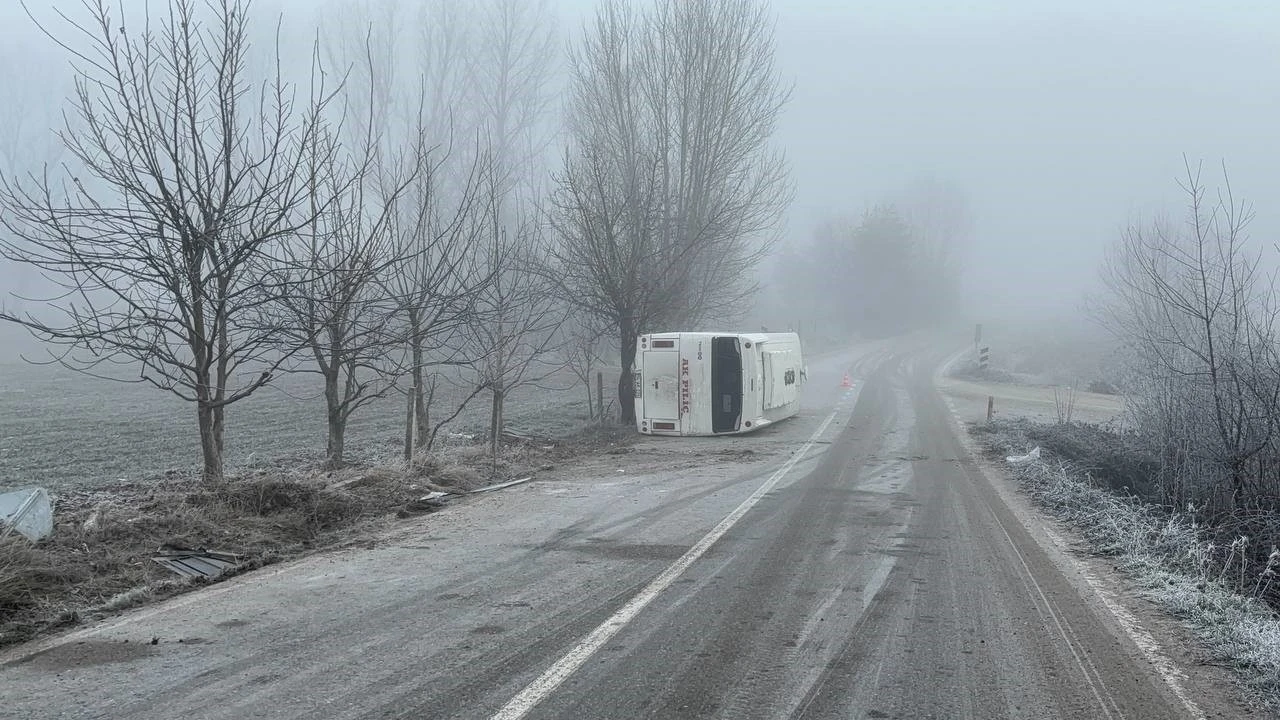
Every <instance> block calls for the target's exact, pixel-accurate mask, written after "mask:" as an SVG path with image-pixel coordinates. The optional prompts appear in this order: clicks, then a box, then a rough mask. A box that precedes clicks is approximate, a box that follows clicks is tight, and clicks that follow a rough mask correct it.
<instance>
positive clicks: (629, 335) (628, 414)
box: [618, 320, 636, 425]
mask: <svg viewBox="0 0 1280 720" xmlns="http://www.w3.org/2000/svg"><path fill="white" fill-rule="evenodd" d="M619 330H620V332H621V337H620V340H621V342H620V343H619V347H621V348H622V354H621V355H622V356H621V358H620V359H621V362H620V363H619V364H620V365H621V366H622V374H621V375H619V376H618V420H619V421H620V422H621V423H622V424H623V425H635V424H636V396H635V388H634V387H633V378H632V377H631V373H632V370H633V369H634V368H635V359H636V333H635V325H634V324H633V323H632V322H631V321H630V320H624V321H623V322H621V323H619Z"/></svg>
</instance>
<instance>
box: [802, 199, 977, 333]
mask: <svg viewBox="0 0 1280 720" xmlns="http://www.w3.org/2000/svg"><path fill="white" fill-rule="evenodd" d="M968 229H969V228H968V217H967V214H966V208H965V205H964V202H963V198H962V197H961V196H959V195H958V194H957V193H956V192H955V191H953V190H950V189H948V188H946V186H943V185H940V184H935V183H930V184H927V185H924V186H922V187H920V188H916V189H915V190H914V191H913V192H912V193H911V194H909V195H908V196H907V198H906V199H904V200H903V201H901V202H897V203H888V204H881V205H876V206H874V207H872V208H870V209H868V210H867V211H866V212H864V213H863V214H862V216H861V217H860V218H858V219H856V220H849V219H840V220H831V221H828V222H826V223H824V224H823V225H821V226H820V227H819V228H818V229H817V231H816V232H815V233H814V237H813V239H812V241H811V242H810V243H808V244H805V245H801V246H799V247H793V248H791V249H790V250H789V251H788V252H787V253H785V254H784V255H783V256H782V260H781V264H780V267H779V270H778V273H777V282H778V283H779V285H780V286H781V290H782V294H783V296H784V298H785V302H786V304H787V306H788V307H789V308H792V309H791V310H790V311H791V312H793V313H794V314H795V315H796V317H801V318H809V319H811V320H812V321H813V322H815V323H816V324H818V325H820V326H822V327H823V328H825V329H826V332H828V333H833V334H836V335H838V336H841V337H854V336H860V337H887V336H890V335H895V334H899V333H903V332H909V331H912V330H917V329H921V328H928V327H934V326H936V325H938V324H939V323H942V322H945V321H947V320H950V319H953V318H954V313H955V312H956V310H957V308H958V306H959V302H960V300H961V297H960V270H961V265H960V257H961V255H962V251H963V249H964V248H963V244H964V243H965V242H966V240H967V234H968Z"/></svg>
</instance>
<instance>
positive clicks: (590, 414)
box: [582, 373, 596, 420]
mask: <svg viewBox="0 0 1280 720" xmlns="http://www.w3.org/2000/svg"><path fill="white" fill-rule="evenodd" d="M582 385H583V387H585V388H586V389H587V419H588V420H595V419H596V404H595V399H594V398H592V397H591V375H590V374H589V373H588V374H587V379H586V380H585V381H584V382H583V383H582Z"/></svg>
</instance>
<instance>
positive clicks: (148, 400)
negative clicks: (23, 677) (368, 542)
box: [0, 362, 617, 489]
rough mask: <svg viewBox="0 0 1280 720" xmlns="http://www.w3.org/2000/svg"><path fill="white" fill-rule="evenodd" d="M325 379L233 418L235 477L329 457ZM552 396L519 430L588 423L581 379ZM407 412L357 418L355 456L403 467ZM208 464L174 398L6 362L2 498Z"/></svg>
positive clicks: (514, 408)
mask: <svg viewBox="0 0 1280 720" xmlns="http://www.w3.org/2000/svg"><path fill="white" fill-rule="evenodd" d="M616 372H617V371H616V370H615V371H614V373H612V374H611V373H609V372H607V371H606V373H605V383H606V386H605V394H606V402H608V399H609V396H610V395H609V390H610V387H616V378H617V375H616ZM317 380H318V379H317V378H316V376H314V375H287V376H283V377H282V378H281V380H280V381H278V383H276V384H275V385H273V386H268V387H265V388H263V389H262V390H259V391H258V392H257V393H255V394H254V395H253V396H251V397H249V398H247V399H246V400H244V401H242V402H239V403H236V404H235V405H232V406H231V407H230V408H229V409H228V412H227V439H226V441H227V464H228V469H229V470H232V471H234V470H235V469H236V468H237V467H244V466H246V465H249V464H252V463H255V462H258V461H266V460H274V459H278V458H281V457H290V456H296V455H301V456H304V457H315V456H317V455H319V454H320V453H322V452H323V451H324V443H325V417H324V401H323V398H322V397H320V394H319V393H320V385H319V383H318V382H317ZM544 385H546V387H539V388H533V387H529V388H522V389H521V390H519V391H517V392H515V393H514V394H513V395H512V397H511V398H510V399H509V400H508V402H507V411H506V415H507V426H508V428H509V429H511V430H515V431H517V432H521V431H523V432H529V433H535V434H537V435H541V436H557V435H560V434H564V433H565V432H569V431H572V430H574V429H577V428H578V427H580V426H581V425H582V424H583V423H584V422H585V421H586V416H587V413H586V407H585V403H586V400H585V396H584V390H583V389H582V388H581V387H580V386H576V385H574V384H573V382H572V380H571V378H569V377H556V378H553V379H552V380H550V381H548V382H547V383H544ZM466 394H467V392H466V391H465V390H463V389H461V388H453V387H447V386H442V387H441V388H440V390H439V391H438V392H437V396H438V407H437V408H435V409H434V410H433V412H436V413H443V414H448V413H450V412H452V408H453V407H454V406H456V402H457V401H458V400H459V399H461V398H462V397H465V395H466ZM404 407H405V405H404V396H403V395H400V394H399V393H395V392H393V393H391V394H390V395H389V396H388V397H387V398H385V399H383V400H381V401H378V402H375V403H373V404H371V405H369V406H367V407H366V408H364V409H362V410H361V411H360V412H359V413H358V414H357V415H356V416H354V417H353V418H352V419H351V423H350V426H349V428H348V437H347V449H348V455H349V457H352V458H370V459H374V458H388V457H395V456H396V455H397V454H398V453H399V452H400V448H401V442H402V438H403V434H404V429H403V427H404ZM446 408H448V410H447V411H446ZM488 411H489V401H488V396H487V395H485V394H481V395H480V396H478V397H476V398H475V399H474V400H472V401H471V403H470V405H469V406H468V408H467V410H466V411H465V412H463V413H462V414H461V415H459V417H458V418H457V420H455V421H454V422H453V423H452V424H451V425H450V426H449V427H448V428H447V429H448V430H450V431H454V432H478V431H482V430H483V429H484V428H485V427H487V424H488ZM199 462H200V445H199V436H198V434H197V431H196V419H195V408H194V406H192V405H189V404H188V403H184V402H183V401H181V400H179V399H178V398H176V397H174V396H172V395H170V394H168V393H165V392H162V391H160V390H157V389H155V388H153V387H151V386H150V385H144V384H138V383H123V382H113V381H110V380H100V379H95V378H91V377H86V376H84V375H81V374H78V373H75V372H72V371H70V370H66V369H64V368H59V367H55V366H39V365H29V364H26V363H22V362H3V363H0V489H6V488H15V487H26V486H32V485H42V486H45V487H49V488H53V489H57V488H60V487H69V486H85V485H103V484H108V483H112V482H115V481H116V480H118V479H130V480H137V479H140V478H144V477H149V476H153V475H157V474H161V473H164V472H166V471H168V470H189V469H191V468H194V467H198V465H199Z"/></svg>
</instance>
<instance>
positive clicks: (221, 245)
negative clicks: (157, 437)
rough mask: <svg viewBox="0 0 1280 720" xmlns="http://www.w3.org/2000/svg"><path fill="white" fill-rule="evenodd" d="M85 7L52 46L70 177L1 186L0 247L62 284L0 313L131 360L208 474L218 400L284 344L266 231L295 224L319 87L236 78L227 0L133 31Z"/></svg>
mask: <svg viewBox="0 0 1280 720" xmlns="http://www.w3.org/2000/svg"><path fill="white" fill-rule="evenodd" d="M84 6H85V9H86V11H87V14H88V16H89V19H88V20H87V21H85V22H84V23H78V24H73V25H72V27H73V29H74V31H75V33H76V37H75V38H74V39H68V40H66V41H65V42H62V43H61V45H62V47H63V48H64V49H66V50H67V51H68V52H69V53H71V54H72V56H73V58H74V63H75V69H76V94H75V97H74V98H73V105H74V110H75V118H74V121H75V122H76V123H77V126H76V127H75V128H74V130H73V128H71V127H70V126H68V127H67V128H66V129H65V130H64V131H63V132H62V134H61V139H62V142H63V144H64V145H65V147H66V148H67V151H68V153H69V154H70V155H71V156H72V157H74V159H75V160H76V161H77V162H78V163H79V165H80V166H82V167H83V171H84V173H83V176H81V175H74V176H68V177H65V178H64V179H63V180H62V181H61V182H57V181H55V180H53V179H51V178H50V177H49V176H48V175H47V174H46V175H45V176H43V177H34V176H33V177H30V178H29V179H28V181H27V182H25V183H19V182H16V181H14V180H12V179H6V180H5V181H4V184H3V189H2V190H0V200H2V201H3V205H4V207H5V209H6V210H7V212H6V213H5V216H4V219H3V223H4V226H5V228H6V229H7V230H9V233H10V236H9V237H8V238H5V239H3V240H0V252H2V253H3V254H4V255H5V256H6V257H8V258H10V259H12V260H14V261H16V262H19V263H23V264H26V265H28V266H31V267H34V268H36V269H38V270H40V271H42V272H44V273H45V274H46V276H49V277H51V278H52V279H54V280H56V281H57V282H58V283H59V284H60V285H61V287H62V293H61V294H60V295H59V296H58V297H56V298H53V299H50V300H49V301H48V304H47V313H48V314H46V315H44V316H37V315H34V314H27V315H24V316H22V317H16V316H14V315H12V314H9V315H4V316H2V317H4V319H6V320H9V321H13V322H18V323H20V324H22V325H24V326H25V327H27V328H28V329H29V330H30V331H31V332H32V333H33V334H34V335H35V336H36V337H38V338H40V339H42V340H44V341H46V342H48V343H50V344H52V345H55V346H61V347H62V348H63V352H60V353H59V354H57V355H56V359H57V360H58V361H60V362H62V363H63V364H64V365H66V366H67V367H70V368H73V369H76V370H80V371H83V372H90V373H92V372H94V371H95V368H97V367H99V366H100V364H101V363H104V362H108V363H110V362H119V363H130V364H136V365H137V366H140V368H141V370H140V381H142V382H147V383H151V384H152V385H154V386H156V387H158V388H161V389H164V390H167V391H170V392H172V393H174V394H175V395H177V396H178V397H180V398H182V399H184V400H186V401H188V402H191V403H193V404H195V406H196V415H197V418H198V421H199V428H200V438H201V447H202V450H203V455H204V464H203V474H204V477H205V478H206V479H213V478H218V477H220V476H221V475H222V467H223V461H222V457H223V431H224V427H225V411H226V408H227V406H229V405H231V404H232V403H235V402H237V401H239V400H242V399H244V398H246V397H248V396H249V395H250V394H251V393H253V392H254V391H255V390H257V389H258V388H260V387H262V386H263V385H264V384H265V383H266V382H267V381H268V380H269V379H270V377H271V373H272V371H273V370H274V369H275V368H276V367H278V366H279V364H280V363H281V362H283V361H284V359H285V357H287V356H288V355H289V354H290V352H291V349H286V350H285V351H284V352H283V353H281V352H279V347H278V344H277V342H276V335H277V332H278V328H277V327H275V326H274V324H273V323H271V322H264V321H263V320H262V317H263V313H262V312H261V311H262V310H263V308H265V307H267V306H269V305H270V304H272V303H274V302H276V301H277V299H278V298H279V296H280V295H281V294H282V293H285V292H287V288H281V287H277V286H274V285H272V284H271V283H270V280H269V277H270V274H269V272H268V271H269V269H270V268H271V267H272V265H273V263H275V262H276V257H277V254H276V253H277V250H278V247H279V245H280V243H281V242H282V241H283V239H285V238H287V237H290V236H292V235H294V234H296V233H297V232H298V231H299V230H301V229H302V228H304V227H306V226H307V224H308V223H309V222H310V219H309V218H307V217H306V216H305V213H304V212H300V210H301V209H302V208H303V207H304V206H305V205H306V202H307V191H306V183H305V182H304V177H305V170H304V168H305V165H306V158H308V157H311V156H312V155H313V153H314V152H315V148H316V141H317V135H316V129H317V127H318V126H319V124H320V115H321V113H322V112H323V109H324V107H325V105H326V102H327V100H328V96H327V95H326V94H325V91H324V90H323V89H320V90H318V91H317V94H316V95H314V96H312V97H311V99H310V101H309V102H308V104H307V105H306V106H304V107H301V108H299V107H296V106H295V101H294V94H295V91H294V88H293V87H291V86H290V85H288V84H286V83H285V82H284V81H283V80H282V79H281V77H280V76H279V74H278V73H277V74H276V75H275V76H274V77H273V78H271V79H269V80H267V81H266V82H264V83H261V84H259V85H255V84H254V83H252V82H251V81H250V80H249V78H247V77H246V75H245V73H244V65H245V58H246V54H247V52H248V49H249V48H248V43H247V41H246V39H245V37H246V27H247V22H248V19H247V16H246V10H247V2H243V1H242V0H220V1H215V2H210V3H207V4H206V3H200V2H196V0H172V1H171V2H170V3H169V4H168V13H167V15H166V16H164V17H162V18H161V19H160V20H159V21H158V23H157V26H155V27H153V26H152V25H151V22H152V21H151V19H150V18H148V19H147V20H146V21H145V22H144V23H143V25H142V27H140V28H136V29H134V30H130V28H129V24H128V22H127V19H125V18H119V17H114V16H113V15H112V11H111V8H110V6H109V5H108V4H107V3H106V2H105V0H84ZM201 9H203V10H204V11H203V12H202V11H201ZM77 47H83V48H85V49H84V50H77V49H75V48H77Z"/></svg>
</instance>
